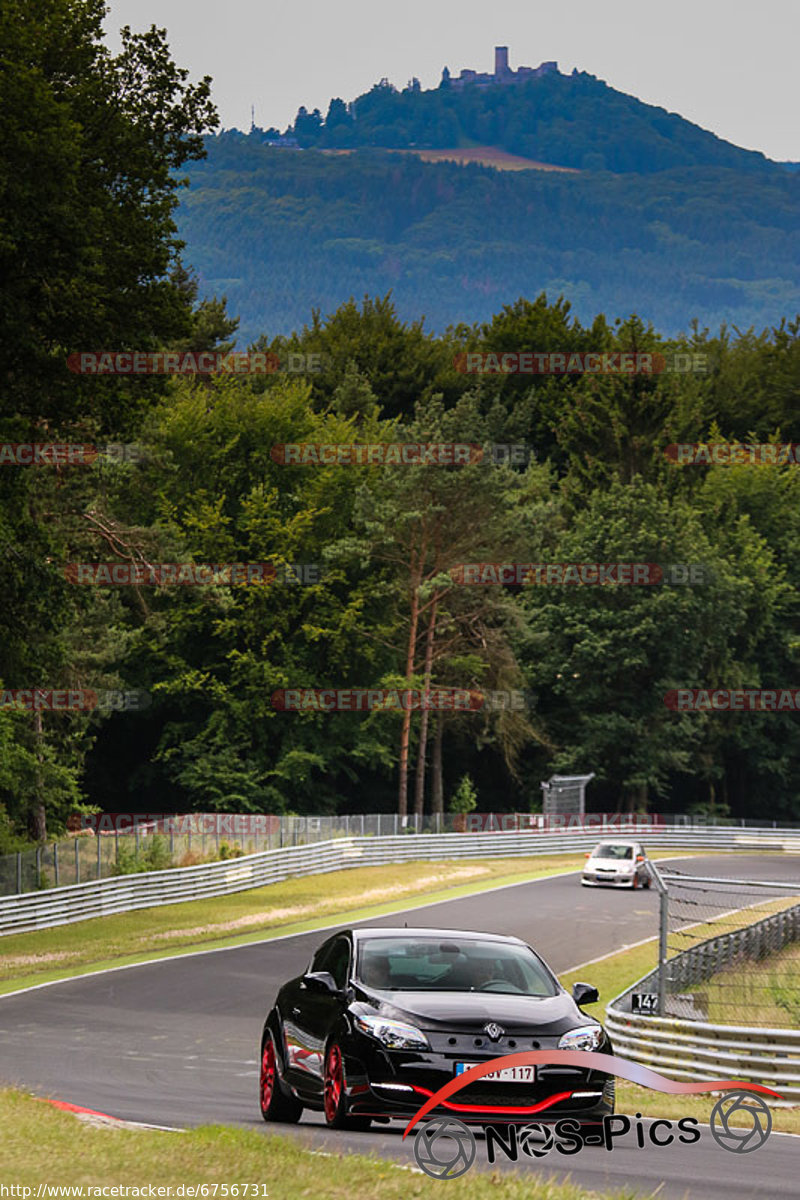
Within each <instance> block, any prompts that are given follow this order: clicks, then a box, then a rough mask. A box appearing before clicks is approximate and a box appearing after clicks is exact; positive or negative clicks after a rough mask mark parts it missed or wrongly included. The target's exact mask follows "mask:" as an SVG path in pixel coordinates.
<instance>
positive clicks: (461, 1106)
mask: <svg viewBox="0 0 800 1200" xmlns="http://www.w3.org/2000/svg"><path fill="white" fill-rule="evenodd" d="M359 1050H361V1054H360V1055H359V1056H358V1057H355V1056H350V1055H348V1056H347V1061H346V1071H345V1090H346V1094H347V1099H348V1110H349V1111H350V1112H351V1113H353V1114H354V1115H355V1114H361V1115H364V1116H372V1117H382V1118H386V1117H389V1118H396V1119H398V1120H405V1121H408V1120H410V1119H411V1118H412V1117H413V1116H414V1115H415V1114H416V1113H417V1111H418V1110H419V1109H420V1108H421V1107H422V1105H423V1104H424V1103H425V1102H426V1101H427V1100H429V1099H430V1097H431V1096H433V1095H434V1094H435V1093H436V1092H437V1091H438V1090H439V1089H440V1088H441V1087H443V1086H444V1085H445V1084H447V1083H450V1082H451V1080H452V1079H453V1078H454V1076H455V1064H456V1062H458V1061H465V1060H466V1061H469V1062H471V1063H476V1062H481V1061H489V1059H490V1058H493V1057H496V1056H497V1055H499V1054H500V1053H502V1051H500V1050H497V1051H494V1052H493V1053H490V1054H482V1055H480V1054H475V1051H474V1050H473V1051H472V1053H471V1054H470V1053H468V1052H465V1051H461V1052H456V1053H455V1054H444V1053H436V1052H426V1053H415V1054H410V1053H408V1052H398V1051H383V1050H378V1051H377V1052H374V1053H373V1052H370V1051H369V1050H368V1051H367V1054H366V1055H365V1054H364V1051H363V1048H362V1047H359ZM365 1059H366V1061H365ZM613 1111H614V1078H613V1076H611V1075H605V1074H603V1073H601V1072H599V1071H581V1070H578V1069H573V1068H565V1067H556V1066H554V1067H549V1066H547V1065H544V1066H542V1067H540V1068H539V1069H538V1071H537V1078H536V1081H535V1083H497V1082H490V1081H486V1080H478V1081H477V1082H475V1083H470V1084H467V1085H466V1086H465V1087H464V1088H462V1089H461V1091H458V1092H455V1093H454V1094H453V1095H451V1096H449V1097H448V1098H447V1100H445V1101H443V1102H442V1103H441V1104H439V1105H437V1106H436V1107H435V1108H434V1109H432V1110H431V1112H430V1114H429V1117H434V1116H445V1115H449V1116H453V1117H457V1118H458V1120H460V1121H464V1122H465V1123H466V1124H470V1123H473V1124H481V1125H490V1124H492V1123H498V1122H501V1123H503V1124H508V1123H517V1122H519V1123H525V1122H528V1121H532V1120H535V1121H543V1122H548V1121H558V1120H562V1119H564V1118H565V1117H572V1118H574V1119H576V1120H580V1121H585V1122H590V1123H596V1122H598V1121H601V1120H602V1118H603V1117H604V1116H607V1115H610V1114H611V1113H613Z"/></svg>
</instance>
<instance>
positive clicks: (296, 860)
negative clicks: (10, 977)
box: [0, 827, 800, 937]
mask: <svg viewBox="0 0 800 1200" xmlns="http://www.w3.org/2000/svg"><path fill="white" fill-rule="evenodd" d="M606 836H608V835H606ZM613 836H625V831H624V829H619V830H615V832H614V835H613ZM628 836H630V834H629V835H628ZM637 836H641V834H640V833H639V834H638V835H637ZM598 840H599V839H598V835H597V834H596V833H584V834H568V833H543V832H527V833H470V834H465V833H444V834H410V835H405V836H398V837H380V838H378V837H365V838H337V839H335V840H332V841H327V842H318V843H316V844H312V845H307V846H296V847H284V848H283V849H280V850H268V851H263V852H261V853H258V854H250V855H247V856H245V857H243V858H236V859H229V860H227V861H224V862H214V863H204V864H200V865H198V866H193V867H175V868H170V869H169V870H165V871H152V872H146V873H142V874H137V875H122V876H115V877H112V878H110V879H100V880H94V881H92V882H91V883H79V884H72V885H70V886H68V887H60V888H50V889H47V890H46V891H41V892H33V893H27V894H22V895H14V896H6V897H2V898H0V937H2V936H3V935H8V934H12V933H24V932H26V931H28V930H32V929H48V928H51V927H53V926H56V925H67V924H71V923H72V922H75V921H85V920H87V919H89V918H92V917H101V916H108V915H109V914H111V913H121V912H131V911H133V910H135V909H141V908H151V907H156V906H159V905H164V904H178V903H182V902H185V901H188V900H198V899H206V898H209V897H212V896H222V895H228V894H230V893H232V892H239V891H244V890H246V889H248V888H255V887H262V886H264V885H265V884H269V883H276V882H278V881H280V880H282V879H287V878H289V877H290V876H299V875H315V874H321V873H324V872H327V871H337V870H341V869H342V868H343V867H348V866H364V867H367V866H379V865H387V864H390V863H399V862H413V861H426V860H438V859H459V858H481V857H487V858H488V857H491V858H506V857H509V858H512V857H521V856H535V855H540V854H553V853H564V852H568V851H582V850H584V851H585V850H590V849H591V848H592V847H593V846H595V845H596V844H597V841H598ZM646 840H647V844H648V846H652V847H656V846H657V847H658V848H659V849H662V850H663V849H670V848H674V849H682V848H686V847H692V848H694V847H697V848H708V849H714V850H723V849H734V850H740V849H747V848H753V847H757V848H759V849H775V850H793V851H794V852H797V853H800V832H799V831H794V830H775V829H761V830H754V829H747V830H738V829H736V828H733V829H731V828H725V827H716V828H713V829H708V828H707V829H703V830H692V829H675V828H670V827H667V828H666V829H661V830H659V831H657V832H656V831H655V830H651V831H650V832H649V833H648V834H647V836H646Z"/></svg>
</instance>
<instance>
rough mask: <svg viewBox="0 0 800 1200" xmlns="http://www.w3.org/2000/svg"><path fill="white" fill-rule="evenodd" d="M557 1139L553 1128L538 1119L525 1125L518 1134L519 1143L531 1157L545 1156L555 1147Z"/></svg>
mask: <svg viewBox="0 0 800 1200" xmlns="http://www.w3.org/2000/svg"><path fill="white" fill-rule="evenodd" d="M555 1141H556V1139H555V1137H554V1136H553V1131H552V1129H551V1128H550V1127H549V1126H548V1125H540V1124H539V1123H538V1122H536V1121H532V1122H531V1124H530V1125H523V1126H522V1128H521V1129H520V1131H519V1133H518V1134H517V1145H518V1146H519V1147H520V1148H521V1149H522V1150H524V1152H525V1153H526V1154H527V1155H529V1156H530V1157H531V1158H544V1156H545V1154H549V1153H550V1151H551V1150H552V1149H553V1146H554V1145H555Z"/></svg>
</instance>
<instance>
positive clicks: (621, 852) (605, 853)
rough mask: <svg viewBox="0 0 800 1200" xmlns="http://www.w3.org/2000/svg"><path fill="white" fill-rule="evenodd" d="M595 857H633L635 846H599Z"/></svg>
mask: <svg viewBox="0 0 800 1200" xmlns="http://www.w3.org/2000/svg"><path fill="white" fill-rule="evenodd" d="M592 857H593V858H633V846H598V847H597V849H596V850H595V852H594V854H593V855H592Z"/></svg>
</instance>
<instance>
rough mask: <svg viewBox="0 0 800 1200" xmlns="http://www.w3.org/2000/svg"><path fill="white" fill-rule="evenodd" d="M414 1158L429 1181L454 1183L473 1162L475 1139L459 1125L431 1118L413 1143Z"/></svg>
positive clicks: (455, 1122) (453, 1121)
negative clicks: (449, 1181)
mask: <svg viewBox="0 0 800 1200" xmlns="http://www.w3.org/2000/svg"><path fill="white" fill-rule="evenodd" d="M414 1158H415V1159H416V1160H417V1165H418V1166H420V1167H422V1170H423V1171H424V1172H425V1174H426V1175H430V1176H431V1177H432V1178H433V1179H458V1177H459V1175H463V1174H464V1172H465V1171H468V1170H469V1169H470V1167H471V1166H472V1164H473V1163H474V1161H475V1136H474V1134H473V1133H472V1131H471V1130H469V1129H467V1127H466V1125H464V1124H462V1122H461V1121H456V1120H454V1119H453V1118H452V1117H434V1118H433V1120H432V1121H426V1122H425V1124H424V1125H423V1126H422V1128H421V1129H420V1131H419V1133H418V1134H417V1136H416V1138H415V1139H414Z"/></svg>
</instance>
